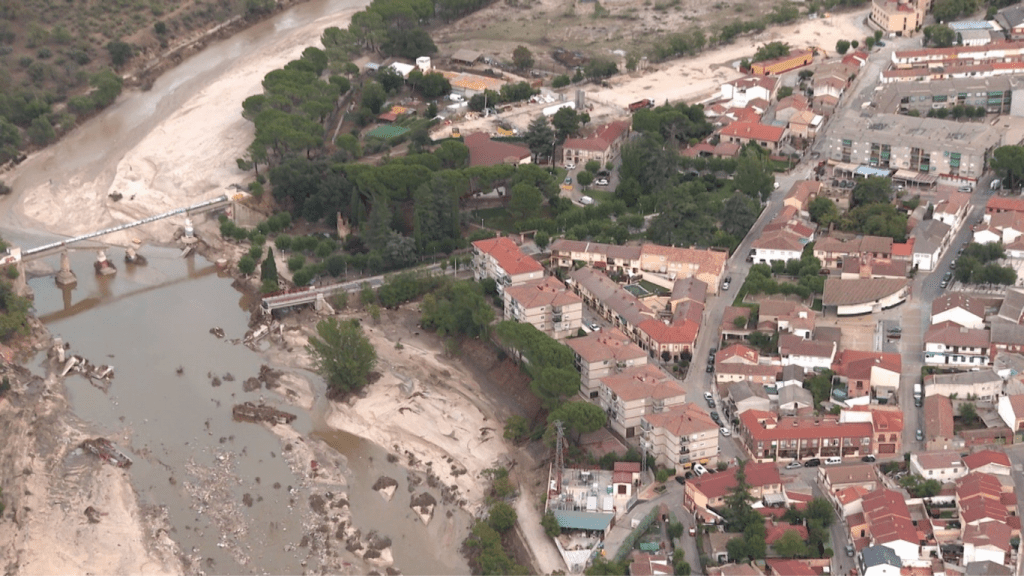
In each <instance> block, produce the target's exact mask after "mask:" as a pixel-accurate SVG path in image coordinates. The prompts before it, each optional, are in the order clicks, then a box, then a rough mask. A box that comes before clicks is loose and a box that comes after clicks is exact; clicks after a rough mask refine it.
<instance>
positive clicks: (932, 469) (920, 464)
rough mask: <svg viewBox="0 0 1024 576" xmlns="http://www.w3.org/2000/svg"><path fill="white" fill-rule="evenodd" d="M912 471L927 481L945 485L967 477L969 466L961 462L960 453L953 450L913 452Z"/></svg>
mask: <svg viewBox="0 0 1024 576" xmlns="http://www.w3.org/2000/svg"><path fill="white" fill-rule="evenodd" d="M910 471H911V472H913V473H914V474H919V475H920V476H921V477H923V478H924V479H925V480H938V481H939V482H942V483H943V484H945V483H947V482H954V481H956V480H958V479H960V478H963V477H964V476H966V475H967V465H966V464H964V463H963V460H961V458H960V453H959V452H955V451H952V450H944V451H941V452H911V453H910Z"/></svg>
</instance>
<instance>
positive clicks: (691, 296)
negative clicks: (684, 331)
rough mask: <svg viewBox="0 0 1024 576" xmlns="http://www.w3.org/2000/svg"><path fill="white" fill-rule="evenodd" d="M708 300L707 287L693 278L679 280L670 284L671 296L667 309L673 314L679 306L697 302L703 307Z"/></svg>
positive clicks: (704, 283)
mask: <svg viewBox="0 0 1024 576" xmlns="http://www.w3.org/2000/svg"><path fill="white" fill-rule="evenodd" d="M707 299H708V285H707V283H706V282H702V281H700V280H698V279H697V278H694V277H692V276H691V277H689V278H680V279H679V280H676V281H675V282H674V283H673V284H672V294H671V295H670V296H669V299H668V309H669V311H670V312H672V313H673V314H674V313H675V312H676V309H677V308H678V307H679V305H680V304H684V303H686V302H698V303H700V304H701V306H702V307H703V305H704V303H705V302H707Z"/></svg>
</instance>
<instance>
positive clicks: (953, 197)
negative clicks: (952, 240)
mask: <svg viewBox="0 0 1024 576" xmlns="http://www.w3.org/2000/svg"><path fill="white" fill-rule="evenodd" d="M970 202H971V195H970V194H967V193H965V192H950V194H949V197H948V198H945V199H943V200H939V201H938V203H936V204H935V207H934V208H933V210H932V219H933V220H938V221H939V222H942V223H943V224H945V225H947V226H949V227H950V228H951V229H953V230H956V229H957V228H958V227H960V223H961V222H962V221H963V219H964V217H965V216H966V215H967V207H968V206H969V205H970Z"/></svg>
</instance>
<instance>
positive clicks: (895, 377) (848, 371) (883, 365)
mask: <svg viewBox="0 0 1024 576" xmlns="http://www.w3.org/2000/svg"><path fill="white" fill-rule="evenodd" d="M902 367H903V362H902V358H901V357H900V355H899V354H895V353H891V352H860V351H857V350H850V349H846V350H843V351H842V352H840V353H839V354H838V355H837V356H836V358H835V362H833V363H832V371H833V372H835V373H836V376H838V377H839V380H840V382H843V383H845V384H846V390H847V398H849V399H850V400H853V399H856V398H866V399H868V400H870V398H871V396H872V392H873V393H874V396H875V397H877V398H888V397H890V396H893V395H895V393H896V391H897V390H898V389H899V386H900V372H901V370H902V369H903V368H902Z"/></svg>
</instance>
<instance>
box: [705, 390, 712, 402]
mask: <svg viewBox="0 0 1024 576" xmlns="http://www.w3.org/2000/svg"><path fill="white" fill-rule="evenodd" d="M704 399H705V400H712V399H714V396H712V395H711V392H705V393H704Z"/></svg>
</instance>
